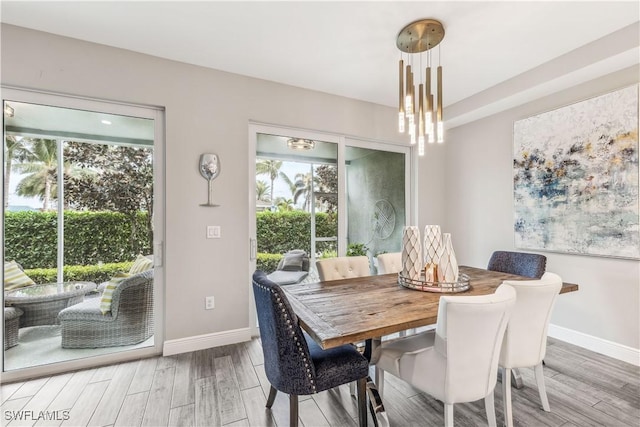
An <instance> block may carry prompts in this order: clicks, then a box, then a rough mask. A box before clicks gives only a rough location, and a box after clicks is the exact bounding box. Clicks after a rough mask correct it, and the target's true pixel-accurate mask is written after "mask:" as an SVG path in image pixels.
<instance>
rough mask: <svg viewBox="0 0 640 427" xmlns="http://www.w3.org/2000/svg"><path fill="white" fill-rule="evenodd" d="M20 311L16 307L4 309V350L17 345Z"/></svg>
mask: <svg viewBox="0 0 640 427" xmlns="http://www.w3.org/2000/svg"><path fill="white" fill-rule="evenodd" d="M20 316H22V310H20V309H19V308H16V307H5V308H4V349H5V350H6V349H8V348H11V347H14V346H16V345H18V329H19V328H20Z"/></svg>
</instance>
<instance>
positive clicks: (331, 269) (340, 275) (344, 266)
mask: <svg viewBox="0 0 640 427" xmlns="http://www.w3.org/2000/svg"><path fill="white" fill-rule="evenodd" d="M316 267H317V268H318V276H320V281H322V282H324V281H325V280H338V279H348V278H352V277H363V276H370V275H371V270H370V269H369V258H368V257H366V256H343V257H335V258H326V259H319V260H318V261H316Z"/></svg>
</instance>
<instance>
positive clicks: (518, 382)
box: [511, 368, 524, 389]
mask: <svg viewBox="0 0 640 427" xmlns="http://www.w3.org/2000/svg"><path fill="white" fill-rule="evenodd" d="M511 386H512V387H513V388H517V389H521V388H522V387H524V384H523V382H522V375H520V371H519V370H518V369H517V368H514V369H512V370H511Z"/></svg>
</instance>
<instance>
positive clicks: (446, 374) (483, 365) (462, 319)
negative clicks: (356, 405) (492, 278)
mask: <svg viewBox="0 0 640 427" xmlns="http://www.w3.org/2000/svg"><path fill="white" fill-rule="evenodd" d="M515 300H516V292H515V290H514V289H513V288H512V287H511V286H509V285H505V284H503V285H500V286H499V287H498V288H497V289H496V292H495V293H494V294H490V295H482V296H442V297H441V298H440V303H439V307H438V323H437V325H436V329H435V331H428V332H423V333H419V334H416V335H411V336H409V337H406V338H399V339H397V340H394V341H388V342H383V344H382V346H381V347H379V358H378V361H377V364H376V367H377V368H380V369H381V370H382V371H387V372H389V373H391V374H393V375H395V376H397V377H399V378H401V379H403V380H405V381H406V382H408V383H410V384H411V385H413V386H414V387H416V388H418V389H420V390H422V391H424V392H426V393H429V394H430V395H431V396H433V397H434V398H436V399H438V400H440V401H442V402H443V403H444V425H445V426H453V405H454V404H455V403H463V402H473V401H476V400H479V399H484V401H485V410H486V413H487V420H488V423H489V425H490V426H495V425H496V415H495V406H494V399H493V392H494V389H495V386H496V382H497V373H498V357H499V355H500V345H501V344H502V339H503V336H504V331H505V329H506V327H507V322H508V321H509V316H510V314H511V310H512V308H513V305H514V303H515ZM376 380H377V381H380V382H382V381H384V375H381V378H379V379H378V378H377V379H376Z"/></svg>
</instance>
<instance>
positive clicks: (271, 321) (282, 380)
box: [253, 270, 369, 426]
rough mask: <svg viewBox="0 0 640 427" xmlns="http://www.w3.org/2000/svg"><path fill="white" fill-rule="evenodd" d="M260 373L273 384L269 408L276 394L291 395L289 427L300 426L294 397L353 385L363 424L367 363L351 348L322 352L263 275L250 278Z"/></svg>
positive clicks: (365, 420) (365, 421) (284, 299)
mask: <svg viewBox="0 0 640 427" xmlns="http://www.w3.org/2000/svg"><path fill="white" fill-rule="evenodd" d="M253 296H254V298H255V302H256V311H257V314H258V324H259V326H260V338H261V341H262V351H263V354H264V370H265V372H266V374H267V379H268V380H269V383H270V384H271V389H270V391H269V398H268V399H267V405H266V406H267V408H271V406H272V405H273V402H274V401H275V398H276V395H277V393H278V391H280V392H283V393H286V394H288V395H289V424H290V425H291V426H297V425H298V396H299V395H309V394H315V393H319V392H321V391H324V390H328V389H331V388H334V387H337V386H339V385H342V384H347V383H350V382H352V381H357V383H358V386H357V389H358V393H357V394H358V416H359V420H360V426H366V425H367V398H366V384H367V375H368V374H369V362H368V360H367V359H366V358H365V357H363V356H362V355H361V354H360V353H359V352H358V351H357V350H356V348H355V347H354V346H352V345H343V346H340V347H335V348H331V349H328V350H323V349H322V348H321V347H320V346H319V345H318V344H316V343H315V341H313V339H312V338H311V337H309V336H308V335H307V334H306V333H304V332H303V331H302V329H301V328H300V326H299V324H298V317H297V316H296V314H295V313H294V311H293V309H292V308H291V305H290V304H289V300H288V299H287V297H286V295H285V294H284V292H283V291H282V289H281V288H280V286H279V285H277V284H275V283H274V282H272V281H271V280H269V279H268V278H267V276H266V274H265V273H264V272H263V271H260V270H258V271H256V272H255V273H254V274H253Z"/></svg>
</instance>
